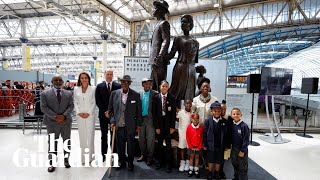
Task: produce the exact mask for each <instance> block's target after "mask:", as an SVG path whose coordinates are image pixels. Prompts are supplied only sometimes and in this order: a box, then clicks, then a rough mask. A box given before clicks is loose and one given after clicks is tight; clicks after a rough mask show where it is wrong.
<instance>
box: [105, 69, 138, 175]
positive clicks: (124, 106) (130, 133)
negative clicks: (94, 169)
mask: <svg viewBox="0 0 320 180" xmlns="http://www.w3.org/2000/svg"><path fill="white" fill-rule="evenodd" d="M120 82H121V89H119V90H116V91H113V92H112V93H111V97H110V102H109V108H108V113H107V116H108V117H111V119H110V122H111V127H112V128H114V127H116V129H117V131H116V132H117V133H116V138H117V150H118V155H119V161H120V166H119V167H118V168H117V169H116V170H119V169H121V168H124V167H125V166H126V155H125V144H126V142H127V154H128V158H127V161H128V170H129V171H132V170H133V158H134V137H135V132H136V129H138V127H139V126H140V124H141V99H140V95H139V93H137V92H135V91H134V90H132V89H130V88H129V86H130V84H131V82H132V80H131V77H130V76H129V75H124V76H123V78H121V79H120Z"/></svg>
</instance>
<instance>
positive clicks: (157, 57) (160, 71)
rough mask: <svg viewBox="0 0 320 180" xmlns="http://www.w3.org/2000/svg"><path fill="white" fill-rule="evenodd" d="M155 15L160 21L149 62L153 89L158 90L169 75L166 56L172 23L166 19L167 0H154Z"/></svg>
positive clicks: (157, 25) (155, 29)
mask: <svg viewBox="0 0 320 180" xmlns="http://www.w3.org/2000/svg"><path fill="white" fill-rule="evenodd" d="M153 6H154V10H153V16H154V17H156V18H157V20H158V22H157V23H156V25H155V28H154V31H153V34H152V39H151V51H150V58H149V64H151V70H152V71H151V79H152V80H153V84H152V89H153V90H158V89H159V85H160V82H161V81H163V80H165V79H166V77H167V66H168V64H169V62H168V61H166V60H165V59H164V56H165V55H166V54H168V48H169V45H170V24H169V22H168V21H166V19H165V15H166V14H168V13H169V10H168V8H169V5H168V3H167V2H166V1H154V2H153Z"/></svg>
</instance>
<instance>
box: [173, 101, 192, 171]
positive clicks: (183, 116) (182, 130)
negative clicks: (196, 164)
mask: <svg viewBox="0 0 320 180" xmlns="http://www.w3.org/2000/svg"><path fill="white" fill-rule="evenodd" d="M184 106H185V109H184V110H181V111H179V112H178V114H177V121H178V122H179V127H178V134H179V144H178V148H180V155H181V160H180V167H179V171H180V172H183V171H188V170H189V160H187V161H186V160H185V153H186V148H187V140H186V132H187V127H188V126H189V125H190V123H191V119H190V115H191V107H192V101H191V100H186V101H185V102H184ZM186 166H188V167H186Z"/></svg>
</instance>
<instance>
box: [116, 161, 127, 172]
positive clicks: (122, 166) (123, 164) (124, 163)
mask: <svg viewBox="0 0 320 180" xmlns="http://www.w3.org/2000/svg"><path fill="white" fill-rule="evenodd" d="M125 167H126V162H122V163H120V166H119V167H116V171H119V170H120V169H122V168H125Z"/></svg>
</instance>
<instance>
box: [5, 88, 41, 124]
mask: <svg viewBox="0 0 320 180" xmlns="http://www.w3.org/2000/svg"><path fill="white" fill-rule="evenodd" d="M40 93H41V90H28V89H22V90H19V89H0V117H9V116H12V115H13V114H16V113H18V112H19V105H20V104H24V105H25V110H26V112H29V111H31V110H33V109H34V107H35V105H34V103H35V101H36V99H37V98H39V96H40ZM19 119H21V118H20V117H19Z"/></svg>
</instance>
